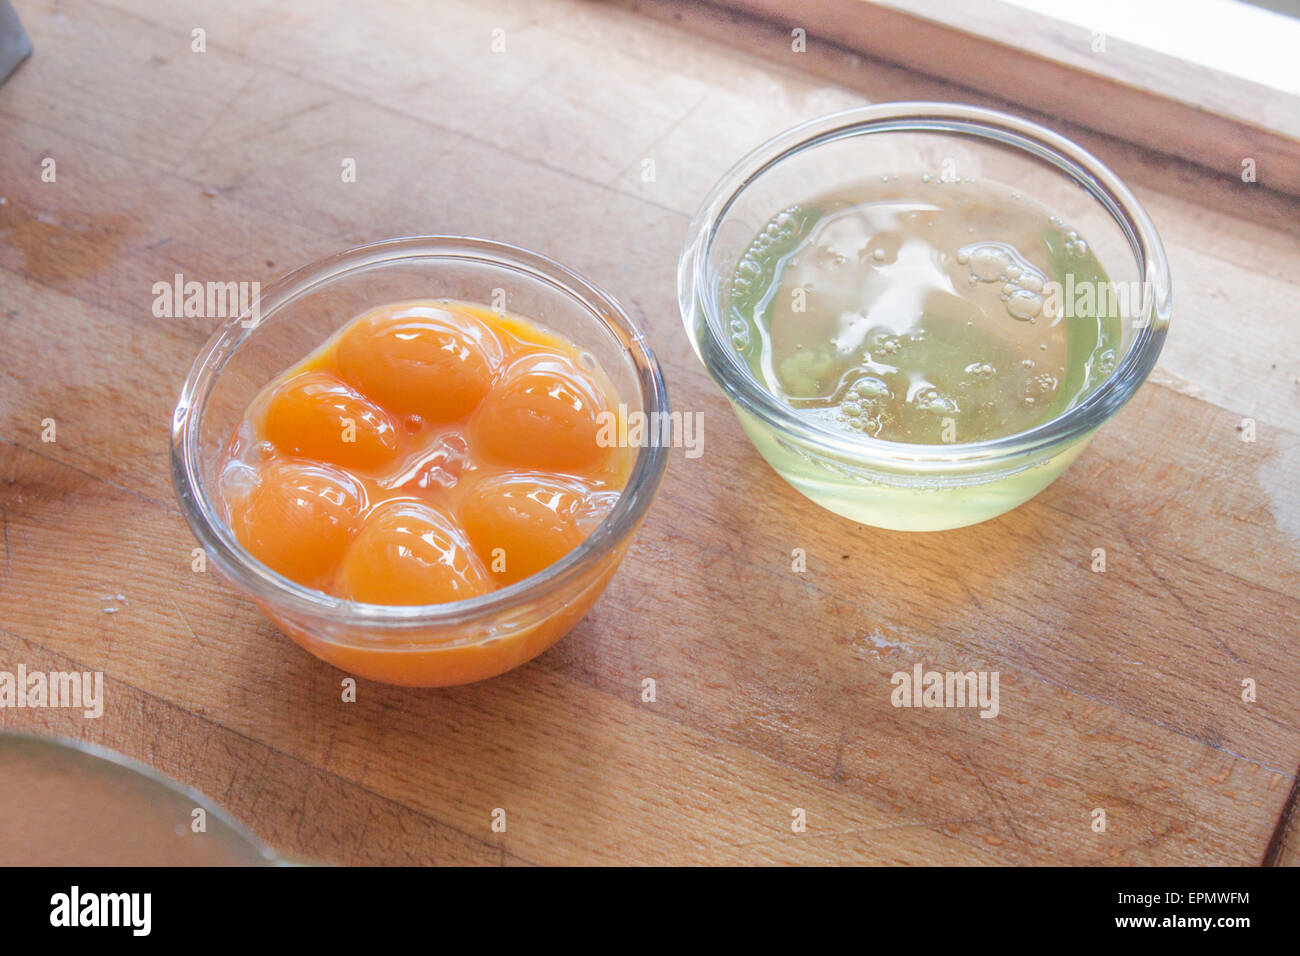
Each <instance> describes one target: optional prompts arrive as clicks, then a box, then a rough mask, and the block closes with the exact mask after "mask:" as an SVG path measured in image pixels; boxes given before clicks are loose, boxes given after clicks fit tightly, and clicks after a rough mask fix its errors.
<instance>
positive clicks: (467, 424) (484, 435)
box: [221, 299, 634, 605]
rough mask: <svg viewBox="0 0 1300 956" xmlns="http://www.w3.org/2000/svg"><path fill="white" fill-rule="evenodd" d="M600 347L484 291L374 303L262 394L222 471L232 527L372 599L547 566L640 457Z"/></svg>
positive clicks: (269, 557) (327, 581)
mask: <svg viewBox="0 0 1300 956" xmlns="http://www.w3.org/2000/svg"><path fill="white" fill-rule="evenodd" d="M589 359H590V356H585V357H584V353H581V352H580V351H579V349H578V348H577V347H576V346H574V345H573V344H571V343H569V342H567V341H565V340H564V339H562V338H560V337H559V336H556V335H554V334H553V333H551V332H548V331H547V330H545V329H544V328H541V327H539V326H537V325H535V324H534V323H532V322H530V321H529V320H528V319H526V318H524V317H522V316H516V315H505V314H499V313H496V312H492V311H491V310H489V309H487V308H485V307H483V306H478V305H474V304H472V303H464V302H449V301H444V300H433V299H429V300H412V301H407V302H399V303H394V304H391V305H386V306H382V307H380V308H375V309H371V310H369V311H367V312H365V313H363V314H362V315H361V316H360V317H358V318H356V319H354V320H352V321H351V322H350V323H349V324H348V325H346V326H344V327H343V328H342V329H341V330H340V331H339V333H338V334H337V335H335V336H333V337H331V338H330V339H328V340H327V341H326V342H325V343H323V344H322V345H321V346H320V347H319V348H317V349H316V350H315V351H313V352H312V353H311V354H309V355H307V356H306V357H304V358H303V359H302V360H301V361H299V362H297V363H296V364H295V365H293V366H292V367H291V368H290V369H288V370H286V371H285V372H284V373H283V375H281V376H280V377H279V378H278V379H277V380H275V381H273V382H272V383H270V384H269V385H268V386H267V387H266V389H265V390H264V391H263V393H262V394H261V395H259V396H258V398H256V399H255V400H254V401H253V402H252V403H251V404H250V405H249V407H248V410H247V412H246V414H245V416H244V419H243V421H241V423H240V424H239V426H238V427H237V428H236V429H235V433H234V435H233V436H232V438H231V441H230V443H229V445H228V448H227V463H226V470H225V471H223V473H222V474H223V481H222V485H221V488H222V495H223V497H224V499H225V503H226V513H227V516H228V518H229V521H230V525H231V529H232V531H233V532H234V534H235V536H236V537H237V538H238V539H239V540H240V542H242V543H243V545H244V546H245V547H246V548H247V549H248V550H249V552H250V553H251V554H252V555H253V556H254V557H256V558H257V559H258V560H259V561H262V562H263V563H264V564H266V565H267V566H268V567H270V568H272V569H273V570H275V571H278V572H279V573H281V574H283V575H285V576H286V577H289V578H291V579H292V580H294V581H297V582H299V583H301V584H304V585H307V586H309V587H314V588H317V589H319V590H322V591H325V592H327V593H329V594H332V595H335V596H337V597H341V598H346V599H349V600H353V601H359V602H363V603H367V604H391V605H424V604H440V603H445V602H450V601H460V600H464V599H466V598H470V597H474V596H476V595H480V594H484V593H487V592H489V591H492V590H495V589H497V588H502V587H506V586H508V585H510V584H513V583H515V582H517V581H521V580H523V579H524V578H527V577H529V576H531V575H534V574H536V573H538V572H539V571H542V570H544V569H545V568H547V567H549V566H550V565H552V564H554V563H555V562H556V561H559V560H560V559H561V558H563V557H564V556H565V555H566V554H568V553H569V552H571V551H572V550H573V549H574V548H576V547H578V546H579V545H580V544H581V543H582V541H583V539H584V538H585V537H586V535H587V534H588V533H589V532H590V530H591V528H592V527H593V526H594V524H595V520H593V519H597V520H598V519H599V517H600V514H601V513H602V511H604V510H605V509H607V508H608V507H611V506H612V503H613V502H614V501H615V500H616V499H617V496H618V493H619V490H620V489H621V488H622V486H623V483H624V482H625V481H626V480H627V474H628V471H629V470H630V468H631V463H632V459H633V458H634V453H631V452H630V451H629V450H627V449H615V448H610V447H605V445H604V444H602V439H603V438H604V437H605V436H604V435H603V434H602V430H601V428H600V425H601V424H602V413H606V412H607V410H609V409H612V408H616V407H618V404H617V403H618V396H617V393H616V392H615V391H614V387H613V385H612V384H610V383H609V381H608V379H607V378H605V376H604V375H603V373H602V372H601V370H600V368H599V366H598V365H596V364H595V363H594V362H591V361H588V360H589ZM605 444H608V443H605Z"/></svg>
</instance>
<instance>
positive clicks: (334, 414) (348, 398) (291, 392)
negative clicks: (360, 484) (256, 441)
mask: <svg viewBox="0 0 1300 956" xmlns="http://www.w3.org/2000/svg"><path fill="white" fill-rule="evenodd" d="M265 427H266V437H267V438H268V439H270V440H271V442H272V443H274V444H275V445H276V446H277V447H278V448H280V449H281V450H282V451H284V452H286V453H288V454H290V455H294V456H296V457H300V458H311V459H315V460H316V461H325V462H329V463H331V464H334V465H343V466H344V467H348V468H376V467H378V466H380V465H382V464H384V463H386V462H388V461H391V460H392V459H393V458H394V457H395V456H396V454H397V452H398V447H399V443H398V436H397V429H396V427H395V425H394V423H393V420H392V418H391V417H390V416H389V414H388V413H387V412H386V411H384V409H382V408H380V407H379V406H377V405H376V404H375V403H374V402H372V401H370V400H369V399H368V398H366V397H365V396H364V395H361V394H359V393H358V392H357V391H356V390H355V389H353V388H352V387H351V386H349V385H347V384H345V383H344V382H341V381H339V380H338V379H337V378H335V377H334V376H332V375H328V374H326V373H324V372H304V373H302V374H300V375H295V376H294V377H293V378H291V379H289V380H288V381H287V382H285V383H284V384H283V385H281V386H280V387H279V388H278V389H276V390H275V393H274V394H273V395H272V396H271V402H270V405H269V406H268V407H267V410H266V426H265Z"/></svg>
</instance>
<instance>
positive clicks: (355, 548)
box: [338, 501, 492, 604]
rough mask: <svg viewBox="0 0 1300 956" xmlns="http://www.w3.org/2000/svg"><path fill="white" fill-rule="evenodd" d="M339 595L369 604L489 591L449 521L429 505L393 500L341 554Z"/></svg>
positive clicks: (431, 600) (444, 599) (437, 601)
mask: <svg viewBox="0 0 1300 956" xmlns="http://www.w3.org/2000/svg"><path fill="white" fill-rule="evenodd" d="M338 588H339V593H340V594H341V595H342V596H343V597H345V598H348V599H350V600H353V601H362V602H365V603H368V604H441V603H444V602H447V601H460V600H463V599H465V598H470V597H474V596H475V595H478V594H485V593H486V592H488V591H490V590H491V589H492V585H491V582H490V580H489V578H488V575H487V572H486V571H485V570H484V569H483V566H482V564H480V563H479V559H478V557H477V556H476V555H475V554H474V552H473V551H472V550H471V549H470V547H469V546H468V544H466V542H465V540H464V536H463V535H462V534H461V533H460V532H459V531H458V530H457V529H456V526H455V525H454V524H453V523H452V521H451V519H450V518H449V517H447V515H446V514H444V513H443V512H442V511H440V510H438V509H437V508H434V507H433V506H432V505H427V504H424V503H423V502H418V501H396V502H393V503H391V504H387V505H384V506H383V507H381V508H379V509H377V510H376V511H375V512H374V513H372V514H371V515H370V517H369V518H367V519H366V523H365V526H364V527H362V529H361V531H360V532H358V534H357V536H356V539H355V540H354V541H353V542H352V547H350V548H349V549H348V552H347V554H346V555H345V556H344V558H343V565H342V567H341V568H340V569H339V576H338Z"/></svg>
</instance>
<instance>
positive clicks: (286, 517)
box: [230, 461, 365, 587]
mask: <svg viewBox="0 0 1300 956" xmlns="http://www.w3.org/2000/svg"><path fill="white" fill-rule="evenodd" d="M364 500H365V496H364V492H363V490H362V488H361V486H360V485H359V484H358V483H357V482H356V481H354V480H353V479H352V478H351V477H349V476H348V475H346V474H345V473H343V472H342V471H339V470H338V469H336V468H331V467H329V466H328V465H318V464H308V463H305V462H288V461H278V462H271V463H270V464H268V465H266V466H265V467H264V468H263V469H262V472H261V474H260V476H259V479H258V482H257V485H256V486H255V487H254V488H253V489H252V491H250V492H249V493H248V496H247V498H245V499H243V500H242V501H240V502H236V503H234V504H233V506H232V507H231V509H230V512H231V513H230V523H231V527H232V530H233V531H234V532H235V536H236V537H237V538H238V539H239V540H240V542H241V543H242V544H243V545H244V547H245V548H247V549H248V550H249V552H250V553H251V554H252V555H253V557H255V558H257V560H259V561H261V562H262V563H263V564H265V565H266V566H267V567H268V568H270V569H271V570H272V571H276V572H278V573H280V574H283V575H284V576H285V577H286V578H289V579H290V580H292V581H297V582H298V583H299V584H305V585H307V586H308V587H319V586H321V585H322V584H323V583H325V581H326V579H327V578H328V577H329V576H330V575H332V573H333V571H334V568H335V567H337V566H338V563H339V561H340V560H342V558H343V553H344V551H345V550H346V549H347V546H348V542H349V540H350V539H351V537H352V535H353V534H354V533H355V531H356V529H357V527H358V526H359V524H360V520H361V511H362V506H363V502H364Z"/></svg>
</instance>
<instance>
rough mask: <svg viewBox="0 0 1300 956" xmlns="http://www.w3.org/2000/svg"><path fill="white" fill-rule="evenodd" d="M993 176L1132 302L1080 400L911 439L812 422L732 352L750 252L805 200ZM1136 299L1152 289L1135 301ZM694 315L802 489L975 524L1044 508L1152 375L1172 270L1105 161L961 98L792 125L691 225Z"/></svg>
mask: <svg viewBox="0 0 1300 956" xmlns="http://www.w3.org/2000/svg"><path fill="white" fill-rule="evenodd" d="M925 174H930V175H932V176H953V175H956V176H959V177H960V178H962V179H973V180H990V181H994V182H997V183H999V184H1002V185H1003V186H1007V187H1010V188H1012V189H1013V190H1014V191H1015V192H1017V193H1019V194H1021V195H1025V196H1028V197H1029V198H1031V199H1035V200H1037V201H1038V202H1039V203H1040V204H1042V205H1043V206H1045V207H1047V209H1049V210H1051V211H1052V212H1053V213H1055V214H1056V215H1057V216H1060V217H1062V218H1064V219H1065V220H1066V221H1068V222H1069V223H1070V224H1071V225H1072V227H1073V228H1074V229H1076V230H1077V231H1078V233H1079V234H1080V235H1081V236H1085V237H1087V240H1088V243H1089V245H1090V246H1091V248H1092V250H1093V252H1094V253H1095V254H1096V256H1097V259H1098V260H1099V261H1100V262H1101V264H1102V266H1103V267H1104V268H1105V269H1106V271H1107V273H1108V275H1109V278H1110V281H1111V282H1112V283H1114V284H1115V285H1116V287H1117V288H1118V289H1120V290H1121V291H1123V290H1127V289H1132V290H1134V292H1133V294H1132V295H1131V296H1130V297H1129V299H1128V300H1127V302H1128V303H1129V307H1128V308H1126V309H1125V310H1124V311H1123V312H1122V313H1121V315H1120V318H1121V320H1123V322H1122V325H1123V331H1122V340H1121V343H1120V345H1119V347H1118V348H1117V349H1116V353H1117V354H1116V355H1115V356H1114V368H1113V371H1112V372H1111V373H1110V375H1109V376H1108V377H1106V378H1105V380H1104V381H1102V382H1101V384H1100V385H1098V386H1097V387H1096V388H1095V389H1094V390H1093V391H1092V392H1091V394H1089V395H1088V396H1087V397H1086V398H1085V399H1084V400H1083V401H1082V402H1080V403H1078V404H1076V405H1075V406H1073V407H1071V408H1068V409H1067V410H1065V411H1064V412H1062V413H1061V414H1060V415H1058V416H1057V417H1055V418H1052V419H1050V420H1048V421H1046V422H1043V423H1041V424H1039V425H1037V426H1035V427H1034V428H1032V429H1029V430H1027V431H1023V432H1019V433H1017V434H1012V435H1008V436H1004V437H999V438H994V439H990V440H986V441H979V442H968V443H957V442H954V443H951V444H941V445H923V444H908V443H904V442H894V441H886V440H883V439H877V438H872V437H870V436H867V435H856V434H851V433H849V432H847V431H841V430H837V429H835V428H834V426H833V425H827V424H822V423H819V422H817V421H815V420H813V419H812V418H810V417H807V416H802V415H800V414H799V413H798V412H796V411H795V410H794V409H792V408H791V407H790V406H788V405H787V404H785V403H784V402H782V401H781V400H780V399H778V398H777V397H775V396H774V395H773V394H772V393H771V392H770V391H768V390H767V389H766V388H765V387H764V386H763V385H762V384H761V383H760V382H759V381H758V380H757V379H756V378H755V376H754V375H753V373H752V372H751V371H750V369H749V367H748V366H747V365H746V363H745V361H744V360H743V359H742V357H741V356H740V354H739V352H738V350H737V347H736V346H735V345H733V343H732V338H731V336H732V333H733V331H734V330H733V329H732V328H731V326H730V324H729V322H728V320H727V318H726V316H727V314H728V303H729V296H730V294H731V279H732V276H733V275H734V274H735V270H736V267H737V264H738V262H739V261H740V258H741V256H742V255H743V254H744V252H745V250H746V249H747V247H748V246H749V244H750V243H751V242H752V241H753V240H754V238H755V236H756V235H758V233H759V231H760V230H761V229H763V228H765V226H766V224H767V223H769V222H770V221H771V220H772V217H773V216H774V215H775V214H777V213H778V212H780V211H781V210H783V209H786V208H787V207H789V206H790V205H791V204H792V203H798V202H801V201H803V200H806V199H808V198H809V197H812V196H815V195H818V194H821V193H824V192H827V191H830V190H832V189H835V188H837V187H840V186H843V185H846V184H849V183H853V182H860V181H862V180H864V179H866V178H878V177H883V176H888V177H891V178H892V177H895V176H908V175H916V176H918V177H920V176H923V175H925ZM1137 290H1140V292H1139V291H1137ZM678 297H679V305H680V307H681V313H682V320H683V322H684V323H685V326H686V330H687V332H688V334H689V335H690V338H691V342H692V344H693V345H694V348H695V353H696V355H697V356H699V358H700V360H701V361H702V362H703V364H704V366H705V368H706V369H707V370H708V372H709V375H710V376H711V377H712V378H713V380H714V382H715V383H716V384H717V385H718V386H719V387H720V388H721V389H722V391H723V392H724V393H725V394H726V396H727V398H728V400H729V401H730V402H731V405H732V407H733V409H734V410H735V413H736V416H737V417H738V418H739V420H740V424H741V426H742V427H743V428H744V430H745V433H746V434H747V435H748V436H749V438H750V440H751V441H752V442H753V444H754V446H755V448H757V449H758V451H759V453H760V454H761V455H762V456H763V457H764V458H765V459H767V461H768V462H769V463H770V464H771V465H772V467H773V468H774V469H775V470H776V471H777V473H778V474H780V475H781V477H783V478H784V479H785V480H786V481H787V482H789V483H790V484H791V485H793V486H794V487H795V488H796V489H797V490H798V491H800V492H801V493H803V494H804V495H806V496H807V497H808V498H810V499H812V500H813V501H815V502H816V503H817V504H819V505H822V506H823V507H825V508H828V509H830V510H831V511H834V512H836V513H837V514H840V515H843V516H845V517H847V518H851V519H852V520H854V521H858V522H862V523H864V524H869V525H874V526H876V527H881V528H892V529H897V530H905V531H933V530H940V529H944V528H957V527H961V526H963V525H969V524H975V523H976V522H979V521H984V520H986V519H988V518H992V517H994V516H996V515H999V514H1002V513H1003V512H1006V511H1009V510H1010V509H1012V508H1014V507H1016V506H1017V505H1019V504H1021V503H1022V502H1024V501H1026V500H1028V499H1029V498H1031V497H1033V496H1034V495H1035V494H1037V493H1038V492H1039V491H1041V490H1042V489H1043V488H1045V487H1046V486H1047V485H1048V484H1050V483H1051V482H1052V481H1053V480H1054V479H1055V478H1056V477H1057V476H1058V475H1060V474H1061V472H1063V471H1064V470H1065V468H1066V467H1068V466H1069V464H1070V463H1071V462H1072V461H1074V459H1075V458H1076V457H1077V456H1078V455H1079V453H1080V452H1081V451H1082V450H1083V448H1084V447H1085V445H1086V444H1087V442H1088V440H1089V438H1090V437H1091V436H1092V434H1093V433H1094V431H1096V429H1097V428H1098V426H1100V425H1101V424H1102V423H1104V422H1105V421H1106V420H1107V419H1109V418H1110V417H1111V416H1112V415H1114V414H1115V412H1116V411H1118V410H1119V408H1120V406H1122V405H1123V404H1124V403H1125V402H1126V401H1128V399H1129V398H1130V397H1131V396H1132V395H1133V393H1134V392H1135V391H1136V390H1137V388H1138V386H1139V385H1141V384H1142V382H1143V381H1144V380H1145V379H1146V377H1147V375H1148V374H1149V373H1150V371H1151V368H1152V366H1154V365H1155V361H1156V357H1157V356H1158V355H1159V353H1160V348H1161V345H1162V344H1163V343H1164V339H1165V334H1166V330H1167V328H1168V324H1169V315H1170V307H1171V299H1170V279H1169V266H1168V263H1167V262H1166V259H1165V253H1164V249H1163V248H1162V246H1161V243H1160V238H1159V236H1158V235H1157V234H1156V230H1155V227H1154V226H1153V225H1152V223H1151V219H1150V218H1149V217H1148V215H1147V213H1146V211H1145V210H1144V209H1143V208H1142V206H1141V205H1140V204H1139V203H1138V201H1137V199H1135V198H1134V196H1133V194H1132V193H1131V192H1130V191H1129V190H1128V188H1127V187H1126V186H1125V185H1124V184H1123V183H1122V182H1120V180H1119V178H1118V177H1117V176H1116V175H1115V174H1114V173H1113V172H1111V171H1110V170H1109V169H1107V168H1106V167H1105V166H1104V165H1103V164H1102V163H1101V162H1100V161H1098V160H1097V159H1096V158H1095V157H1094V156H1092V155H1090V154H1089V153H1087V152H1086V151H1085V150H1083V149H1082V148H1080V147H1079V146H1077V145H1075V144H1074V143H1072V142H1070V141H1069V140H1067V139H1065V138H1064V137H1062V136H1059V135H1057V134H1056V133H1053V132H1051V131H1050V130H1047V129H1044V128H1043V127H1041V126H1038V125H1036V124H1034V123H1030V122H1027V121H1025V120H1022V119H1019V118H1017V117H1014V116H1010V115H1007V114H1004V113H999V112H995V111H992V110H986V109H979V108H976V107H973V106H962V105H956V104H947V103H882V104H877V105H873V106H867V107H862V108H859V109H851V110H846V111H844V112H841V113H836V114H833V115H831V116H826V117H823V118H821V119H817V120H813V121H812V122H809V123H805V124H803V125H801V126H798V127H795V128H794V129H791V130H788V131H786V132H784V133H781V134H780V135H778V136H776V137H775V138H773V139H771V140H769V141H768V142H766V143H764V144H763V145H762V146H760V147H758V148H757V149H755V150H754V151H753V152H751V153H750V154H749V155H748V156H746V157H745V158H744V159H742V160H741V161H740V162H739V163H737V164H736V165H735V166H734V167H732V169H731V170H730V171H729V172H728V173H727V174H726V175H725V176H723V177H722V179H721V180H720V181H719V182H718V184H717V185H716V186H714V188H713V190H712V191H711V192H710V193H709V195H708V197H707V198H706V199H705V200H704V203H703V204H702V206H701V207H700V210H699V212H698V213H697V214H696V216H695V218H694V220H693V221H692V223H691V225H690V229H689V233H688V236H687V241H686V245H685V248H684V249H683V250H682V255H681V260H680V264H679V269H678Z"/></svg>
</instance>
